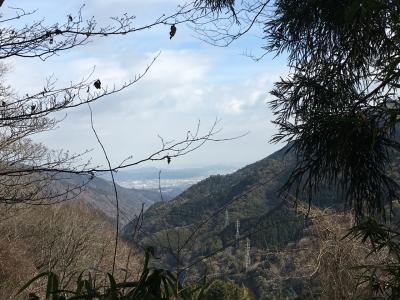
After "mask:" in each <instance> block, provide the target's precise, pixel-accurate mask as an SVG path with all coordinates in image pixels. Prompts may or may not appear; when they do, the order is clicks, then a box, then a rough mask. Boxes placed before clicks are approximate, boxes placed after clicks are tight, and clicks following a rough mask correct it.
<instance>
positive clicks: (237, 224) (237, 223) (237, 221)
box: [235, 220, 240, 241]
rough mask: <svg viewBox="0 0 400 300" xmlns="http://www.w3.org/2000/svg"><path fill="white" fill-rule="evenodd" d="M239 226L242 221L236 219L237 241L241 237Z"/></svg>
mask: <svg viewBox="0 0 400 300" xmlns="http://www.w3.org/2000/svg"><path fill="white" fill-rule="evenodd" d="M239 228H240V221H239V220H236V236H235V238H236V241H239V239H240V233H239Z"/></svg>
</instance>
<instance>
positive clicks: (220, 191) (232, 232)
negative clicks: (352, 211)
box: [123, 146, 400, 299]
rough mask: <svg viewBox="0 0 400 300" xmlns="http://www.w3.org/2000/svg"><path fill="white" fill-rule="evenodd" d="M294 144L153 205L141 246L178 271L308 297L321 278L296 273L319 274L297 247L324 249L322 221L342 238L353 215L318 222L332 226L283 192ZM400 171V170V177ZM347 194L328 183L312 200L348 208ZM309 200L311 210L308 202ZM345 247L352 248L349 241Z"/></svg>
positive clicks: (261, 294)
mask: <svg viewBox="0 0 400 300" xmlns="http://www.w3.org/2000/svg"><path fill="white" fill-rule="evenodd" d="M287 149H288V147H287V146H286V147H284V148H282V149H281V150H279V151H277V152H275V153H273V154H271V155H270V156H268V157H266V158H264V159H262V160H260V161H258V162H255V163H253V164H251V165H248V166H246V167H244V168H242V169H240V170H238V171H236V172H234V173H232V174H229V175H217V176H210V177H209V178H207V179H205V180H203V181H201V182H199V183H198V184H196V185H193V186H192V187H190V188H189V189H187V190H186V191H184V192H183V193H182V194H180V195H179V196H177V197H176V198H174V199H172V200H171V201H169V202H158V203H155V204H153V205H152V206H151V207H150V208H149V209H148V210H147V211H146V212H145V213H144V218H143V224H142V228H141V230H140V234H139V244H141V246H142V247H143V246H156V247H157V249H158V254H159V255H160V257H161V258H162V259H161V260H160V264H162V265H166V266H168V267H169V268H172V269H175V270H177V271H179V270H180V269H181V270H182V269H183V270H186V266H190V268H188V269H187V272H186V271H183V274H185V276H186V277H185V278H189V279H193V278H198V276H201V274H203V273H204V272H206V273H207V272H208V274H209V275H210V276H211V277H213V276H215V277H217V278H223V279H226V278H229V279H230V280H233V281H235V282H236V283H238V284H240V283H244V284H245V285H246V286H248V287H250V288H251V290H252V292H253V293H254V294H255V296H256V298H257V299H269V297H272V296H276V297H283V296H285V297H286V296H290V297H292V296H294V295H305V293H307V292H309V291H308V289H310V288H311V289H312V290H318V289H319V288H320V286H321V283H320V282H314V281H305V280H300V279H296V276H297V275H296V274H297V273H301V272H303V273H302V274H303V275H304V274H306V275H304V276H305V277H307V276H308V273H312V272H311V271H309V270H308V269H307V270H306V269H302V268H303V267H304V266H306V265H307V263H305V262H304V261H303V262H302V263H299V262H298V261H297V260H299V261H301V260H305V261H307V259H309V257H308V258H307V256H309V255H310V254H309V253H308V254H307V253H306V252H304V253H302V254H301V255H299V256H298V257H296V255H293V251H294V252H295V253H296V252H297V251H298V250H296V249H298V248H299V249H303V248H304V246H305V245H306V247H305V249H309V250H308V251H311V253H314V252H312V251H319V250H318V247H325V246H323V245H322V246H321V245H320V244H319V243H320V241H321V240H324V238H325V237H326V236H325V235H324V234H323V235H322V236H321V234H322V233H321V232H320V231H318V232H317V233H316V232H315V226H317V227H318V226H322V228H323V230H330V229H328V226H332V230H333V231H334V234H333V236H332V237H331V236H329V239H330V238H332V239H335V240H337V239H338V238H339V239H341V238H342V237H343V236H340V235H344V234H345V231H344V230H345V229H343V227H344V228H347V227H346V226H349V225H348V224H349V222H350V221H349V220H348V216H347V215H346V214H344V215H345V217H343V216H341V215H340V216H341V218H344V219H345V220H346V221H345V222H344V223H343V224H341V225H340V224H338V226H339V227H338V228H336V227H334V226H333V225H332V224H334V221H329V222H331V223H326V219H324V218H327V217H326V216H325V215H324V217H323V218H322V220H323V221H318V222H325V223H326V224H325V223H324V224H322V225H320V224H319V223H318V222H317V223H315V222H316V221H315V220H312V218H311V219H308V217H307V218H305V214H306V212H304V210H303V212H300V213H299V212H298V211H296V207H294V205H293V201H290V200H293V196H294V195H293V194H292V193H289V194H288V195H286V197H284V195H281V194H280V193H279V191H280V189H281V188H282V186H283V185H284V183H285V182H286V180H287V178H288V176H289V174H290V172H291V170H292V169H293V167H294V165H295V160H296V156H295V154H294V153H291V152H287ZM393 163H394V164H395V165H398V164H399V163H400V161H399V158H398V157H397V156H396V157H393ZM397 174H398V172H397V171H396V170H395V168H394V169H393V173H392V175H393V177H394V178H396V177H397ZM300 198H301V197H300ZM341 199H342V198H341V195H340V193H338V191H336V190H334V189H332V188H329V187H325V188H324V187H323V188H322V189H321V191H320V192H319V193H318V194H317V195H316V197H315V198H314V199H313V205H315V206H317V207H320V208H327V207H329V208H337V209H339V210H340V211H343V207H344V206H343V204H342V203H343V202H342V201H341ZM288 200H289V201H288ZM299 204H301V202H299ZM303 204H304V203H303ZM305 204H306V211H307V205H308V203H307V201H305ZM317 214H319V213H317ZM321 215H323V214H321ZM329 218H331V219H333V220H334V218H337V217H336V216H332V217H328V219H329ZM331 219H329V220H331ZM237 221H239V239H238V240H237V239H236V237H237V236H236V230H237V228H236V226H237V225H236V224H237ZM332 222H333V223H332ZM346 224H347V225H346ZM135 225H136V220H134V221H133V222H131V223H129V224H128V225H127V226H125V228H124V230H123V237H124V238H125V239H126V240H130V238H131V236H132V232H133V231H134V227H135ZM324 226H327V227H326V228H325V227H324ZM335 226H336V225H335ZM341 226H342V227H341ZM318 228H319V227H318ZM310 232H312V234H310ZM247 238H249V240H247ZM310 239H311V240H312V241H313V242H310ZM247 241H248V242H249V245H251V250H250V251H249V254H250V259H249V261H251V263H250V267H249V268H246V267H245V255H246V244H247ZM329 243H331V242H329ZM340 244H341V243H340ZM295 245H296V246H295ZM299 245H300V246H299ZM341 247H342V244H341ZM343 247H346V242H345V241H344V242H343ZM278 249H279V250H278ZM316 249H317V250H316ZM357 251H358V250H357ZM356 253H357V255H359V253H358V252H356ZM313 259H315V260H316V259H317V257H314V258H313ZM314 263H315V264H318V262H316V261H313V264H314ZM278 270H279V271H278ZM276 273H281V275H279V276H278V277H279V278H278V277H274V279H273V280H272V279H270V278H271V276H276ZM286 273H287V274H289V273H290V274H291V276H287V278H286V279H283V277H282V274H283V275H284V274H286ZM274 274H275V275H274ZM303 275H302V276H303ZM182 276H183V275H182ZM266 295H268V296H266Z"/></svg>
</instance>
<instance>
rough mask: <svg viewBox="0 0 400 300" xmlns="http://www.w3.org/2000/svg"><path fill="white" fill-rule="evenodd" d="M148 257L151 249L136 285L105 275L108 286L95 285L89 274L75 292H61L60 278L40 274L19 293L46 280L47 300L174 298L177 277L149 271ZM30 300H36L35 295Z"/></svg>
mask: <svg viewBox="0 0 400 300" xmlns="http://www.w3.org/2000/svg"><path fill="white" fill-rule="evenodd" d="M150 256H154V249H151V248H149V249H146V253H145V261H144V266H143V271H142V274H141V275H140V278H139V280H138V281H134V282H126V281H124V282H121V283H117V282H116V280H115V278H114V276H113V275H111V274H110V273H108V274H107V278H108V284H107V285H105V286H103V285H100V286H99V285H96V280H95V279H94V278H93V277H92V276H91V274H90V272H89V273H88V277H87V279H85V278H84V277H83V273H81V274H80V275H79V277H78V279H77V281H76V289H75V290H74V291H73V290H64V289H62V288H61V286H60V284H59V276H57V275H56V274H55V273H53V272H51V271H49V272H44V273H41V274H39V275H37V276H35V277H34V278H32V279H31V280H30V281H28V282H27V283H26V284H25V285H24V286H23V287H22V288H21V289H20V290H19V292H18V294H19V293H21V292H22V291H24V290H25V289H27V288H28V287H29V286H30V285H31V284H32V283H33V282H35V281H37V280H38V279H40V278H42V277H47V285H46V289H45V291H46V292H45V297H46V299H52V300H61V299H71V300H72V299H104V300H106V299H109V300H114V299H121V300H122V299H172V298H173V297H177V291H178V287H179V285H178V286H177V284H178V283H177V280H176V277H175V276H174V275H173V274H172V273H171V272H169V271H167V270H162V269H150V268H149V265H148V264H149V260H150ZM30 297H31V298H34V297H38V296H37V295H35V294H31V295H30Z"/></svg>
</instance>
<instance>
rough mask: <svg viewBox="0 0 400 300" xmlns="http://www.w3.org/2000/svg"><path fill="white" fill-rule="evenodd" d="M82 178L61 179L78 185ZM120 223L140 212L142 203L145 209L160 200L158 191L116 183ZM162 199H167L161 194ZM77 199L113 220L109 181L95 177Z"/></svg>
mask: <svg viewBox="0 0 400 300" xmlns="http://www.w3.org/2000/svg"><path fill="white" fill-rule="evenodd" d="M82 181H83V178H81V177H80V176H72V177H71V178H69V179H68V180H63V184H64V185H71V184H72V185H76V186H78V185H80V184H82ZM117 192H118V199H119V209H120V224H122V225H125V224H126V223H128V222H129V221H130V220H132V219H133V218H134V216H135V215H138V214H139V213H140V210H141V208H142V204H144V209H147V208H148V207H150V206H151V205H152V204H154V203H155V202H158V201H160V200H161V197H160V193H159V192H156V191H149V190H139V189H133V188H124V187H121V186H119V185H117ZM163 197H164V200H169V198H168V196H167V195H165V196H163ZM76 200H77V201H81V202H82V203H84V204H85V205H87V206H88V207H90V208H92V209H94V210H96V211H98V212H100V213H102V214H103V215H104V216H105V217H107V218H109V219H110V220H112V221H114V220H115V215H116V208H115V194H114V187H113V185H112V182H111V181H108V180H105V179H102V178H100V177H95V178H94V179H92V180H91V181H89V183H88V184H87V185H86V186H85V187H84V189H83V191H82V192H81V193H80V194H79V195H78V196H77V197H76Z"/></svg>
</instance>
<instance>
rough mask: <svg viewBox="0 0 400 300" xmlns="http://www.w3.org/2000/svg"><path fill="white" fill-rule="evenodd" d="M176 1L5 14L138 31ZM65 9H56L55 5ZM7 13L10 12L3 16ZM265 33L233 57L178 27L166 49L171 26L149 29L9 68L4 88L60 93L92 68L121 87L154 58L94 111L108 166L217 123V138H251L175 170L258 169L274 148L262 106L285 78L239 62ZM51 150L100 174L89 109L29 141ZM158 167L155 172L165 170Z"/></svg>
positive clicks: (198, 155)
mask: <svg viewBox="0 0 400 300" xmlns="http://www.w3.org/2000/svg"><path fill="white" fill-rule="evenodd" d="M178 3H179V1H177V0H146V1H140V0H114V1H106V0H86V1H80V0H70V1H62V2H61V1H49V0H48V1H44V0H41V1H32V0H6V1H5V4H4V5H5V6H13V7H23V8H25V9H28V10H29V9H38V10H37V12H36V14H35V15H34V16H35V18H45V20H46V22H48V23H49V24H50V23H52V22H56V21H59V20H64V19H65V18H66V16H67V15H68V14H69V13H74V12H77V11H78V10H79V8H80V7H81V6H82V4H85V8H84V10H83V15H84V16H85V17H88V18H89V17H91V16H95V17H96V19H97V20H98V21H99V22H100V23H102V24H106V23H107V22H110V20H109V17H110V16H117V15H121V14H123V13H125V12H126V13H128V14H133V15H136V16H137V22H138V24H145V23H149V22H151V21H152V20H154V19H155V18H157V17H158V16H160V15H161V14H162V13H163V12H171V11H173V10H174V9H175V7H176V5H177V4H178ZM60 4H61V5H60ZM4 9H6V8H4ZM261 35H262V32H257V31H253V32H251V33H250V34H249V35H247V36H246V37H244V38H242V39H241V40H239V41H237V42H236V43H233V44H232V45H231V46H230V47H227V48H220V47H213V46H211V45H208V44H206V43H204V42H202V41H200V40H199V39H197V38H196V37H194V34H193V32H192V31H191V30H190V29H189V28H187V27H186V26H184V25H180V26H178V31H177V34H176V36H175V37H174V38H173V39H172V40H170V39H169V28H168V27H167V26H160V27H154V28H151V29H150V30H146V31H143V32H140V33H134V34H131V35H126V36H120V37H118V38H101V39H94V40H93V41H92V42H91V43H90V44H89V45H87V46H85V47H80V48H75V49H72V50H70V51H67V52H63V53H62V54H61V55H59V56H57V57H52V58H50V59H48V60H47V61H45V62H43V61H41V60H39V59H36V60H35V59H10V60H8V65H9V66H10V69H11V71H10V73H9V75H8V80H9V82H10V83H11V84H12V86H13V87H14V88H15V90H17V91H20V92H21V93H22V92H23V93H25V92H29V91H35V90H38V89H39V90H40V89H41V88H42V87H43V85H44V82H45V79H46V77H48V76H50V75H53V76H55V77H57V78H58V79H59V84H62V83H67V82H69V81H71V80H79V79H81V78H82V77H83V76H85V75H87V74H89V73H90V72H91V70H92V69H93V67H95V76H97V77H99V78H101V80H102V82H103V83H104V84H108V85H112V84H114V83H116V84H118V83H121V82H123V81H125V80H128V79H129V78H132V77H133V76H135V74H137V73H139V72H141V71H143V69H144V67H145V66H146V64H148V63H149V62H150V61H151V60H152V58H153V57H154V56H155V55H156V54H157V53H159V52H161V54H160V56H159V58H158V59H157V61H156V62H155V64H154V65H153V66H152V68H151V69H150V71H149V73H148V74H147V75H146V77H145V78H143V79H142V80H141V81H140V82H138V83H137V84H136V85H134V86H132V87H130V88H129V89H127V90H125V91H123V92H121V93H119V94H115V95H112V96H110V97H108V98H104V99H102V100H101V101H99V102H98V103H96V104H93V111H94V122H95V126H96V129H97V131H98V133H99V135H100V138H101V140H102V142H103V143H104V145H105V147H106V149H107V151H108V153H109V156H110V158H111V160H112V162H114V163H118V162H120V161H121V160H122V159H124V158H125V157H127V156H130V155H132V156H133V157H134V159H141V158H142V157H143V156H145V155H146V154H149V153H151V152H154V151H156V150H158V148H159V145H160V141H159V139H158V137H157V135H160V136H162V137H164V138H165V139H167V140H172V139H175V140H179V139H181V138H183V137H185V136H186V132H187V131H188V130H193V129H194V128H195V127H196V125H197V122H198V121H199V120H200V122H201V128H202V130H203V132H205V131H207V129H208V128H209V127H210V126H211V125H212V123H213V122H214V120H215V119H216V118H218V119H220V120H221V121H220V123H219V124H220V127H221V128H222V132H221V133H220V137H221V138H223V137H231V136H237V135H241V134H243V133H245V132H249V133H248V134H247V135H246V136H245V137H243V138H240V139H238V140H235V141H227V142H221V143H209V144H207V145H205V146H204V147H202V148H201V149H199V150H198V151H196V152H194V153H191V154H189V155H187V156H186V157H182V158H180V159H177V160H175V161H174V162H173V163H172V166H171V167H177V168H178V167H179V168H180V167H189V166H204V165H211V164H224V165H232V166H236V167H239V166H244V165H246V164H248V163H251V162H254V161H256V160H259V159H262V158H264V157H265V156H267V155H268V154H270V153H272V152H273V151H274V150H277V149H278V148H279V147H280V145H273V144H270V143H269V142H268V140H269V139H270V138H271V136H272V135H273V134H274V133H275V132H276V129H275V128H274V126H273V125H272V124H271V119H272V113H271V111H270V110H269V108H268V106H267V101H268V100H269V99H271V98H270V96H269V94H268V91H269V90H270V89H271V87H272V84H273V82H274V81H275V80H276V79H278V78H279V76H284V75H285V73H286V68H285V60H284V58H283V57H280V58H275V59H274V58H273V55H268V56H265V57H264V59H263V60H262V61H259V62H254V61H253V60H251V59H250V58H248V57H246V56H245V55H243V54H244V53H245V52H249V51H252V52H254V53H257V52H258V53H261V50H260V46H261V45H262V43H263V41H262V39H260V36H261ZM35 139H36V140H38V141H41V142H43V143H45V144H46V145H48V146H49V147H50V148H55V149H60V148H63V149H68V150H70V151H72V152H82V151H84V150H86V149H94V150H93V151H92V153H91V156H92V157H93V160H94V161H95V163H97V164H104V158H103V156H102V155H101V152H100V151H99V146H98V145H97V143H96V140H95V137H94V136H93V133H92V131H91V130H90V118H89V113H88V108H87V107H82V108H79V109H75V110H70V111H68V115H67V117H66V119H65V120H64V121H63V122H61V123H60V124H59V126H58V128H57V129H56V130H53V131H51V132H47V133H45V134H41V135H40V136H37V137H35ZM164 164H166V163H165V162H164V163H159V164H158V165H154V166H156V167H161V166H162V167H165V166H164Z"/></svg>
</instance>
